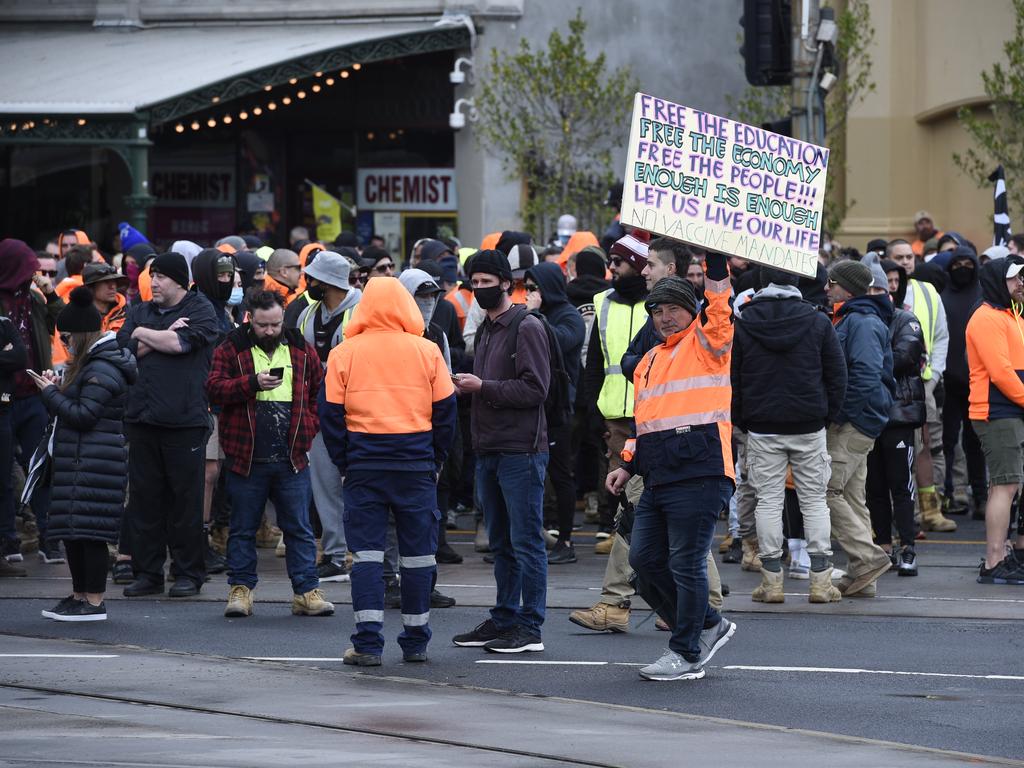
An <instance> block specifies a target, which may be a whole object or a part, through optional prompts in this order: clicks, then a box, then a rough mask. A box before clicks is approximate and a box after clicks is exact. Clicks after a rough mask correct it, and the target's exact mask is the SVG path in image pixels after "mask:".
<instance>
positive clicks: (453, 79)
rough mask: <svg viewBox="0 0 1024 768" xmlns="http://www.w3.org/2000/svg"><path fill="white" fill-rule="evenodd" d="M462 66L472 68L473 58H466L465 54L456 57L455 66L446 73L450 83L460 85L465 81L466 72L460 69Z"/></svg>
mask: <svg viewBox="0 0 1024 768" xmlns="http://www.w3.org/2000/svg"><path fill="white" fill-rule="evenodd" d="M463 66H465V67H466V69H472V68H473V60H472V59H467V58H466V57H465V56H462V57H460V58H458V59H456V61H455V67H454V68H453V69H452V71H451V72H449V73H448V81H449V82H450V83H451V84H452V85H462V84H463V83H464V82H466V73H465V72H463V71H462V67H463Z"/></svg>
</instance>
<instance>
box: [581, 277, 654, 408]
mask: <svg viewBox="0 0 1024 768" xmlns="http://www.w3.org/2000/svg"><path fill="white" fill-rule="evenodd" d="M611 292H612V289H609V290H607V291H604V292H603V293H599V294H597V295H596V296H594V321H595V322H596V323H597V332H598V336H599V338H600V340H601V357H602V359H603V361H604V384H603V385H602V386H601V393H600V394H599V395H598V396H597V408H598V410H599V411H601V415H602V416H604V417H605V418H606V419H631V418H633V382H632V381H628V380H627V379H626V377H625V376H624V375H623V373H622V366H621V365H620V361H621V360H622V356H623V355H624V354H625V353H626V350H627V349H628V348H629V342H631V341H632V340H633V337H634V336H635V335H636V334H637V333H638V332H639V330H640V329H641V328H643V325H644V323H645V322H647V310H646V309H645V308H644V303H643V302H642V301H638V302H637V303H636V304H634V305H633V306H630V305H628V304H620V303H619V302H617V301H611V300H610V299H609V298H608V296H609V295H610V294H611Z"/></svg>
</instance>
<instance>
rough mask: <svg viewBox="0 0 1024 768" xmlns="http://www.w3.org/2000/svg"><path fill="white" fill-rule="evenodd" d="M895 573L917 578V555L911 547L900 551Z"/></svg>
mask: <svg viewBox="0 0 1024 768" xmlns="http://www.w3.org/2000/svg"><path fill="white" fill-rule="evenodd" d="M896 573H898V574H899V575H900V576H917V553H915V552H914V548H913V547H904V548H903V549H902V550H901V551H900V558H899V562H898V563H897V564H896Z"/></svg>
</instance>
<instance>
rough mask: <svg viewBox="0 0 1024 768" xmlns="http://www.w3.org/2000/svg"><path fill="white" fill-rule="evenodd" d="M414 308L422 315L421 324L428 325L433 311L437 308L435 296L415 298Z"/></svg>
mask: <svg viewBox="0 0 1024 768" xmlns="http://www.w3.org/2000/svg"><path fill="white" fill-rule="evenodd" d="M414 298H415V299H416V306H417V307H419V309H420V314H421V315H423V324H424V325H429V324H430V318H432V317H433V316H434V309H436V308H437V296H415V297H414Z"/></svg>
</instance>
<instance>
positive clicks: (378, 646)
mask: <svg viewBox="0 0 1024 768" xmlns="http://www.w3.org/2000/svg"><path fill="white" fill-rule="evenodd" d="M392 516H393V517H394V520H395V527H394V530H395V532H396V534H397V537H398V568H399V571H400V572H401V575H402V580H401V590H402V632H401V634H399V635H398V645H399V646H400V647H401V648H402V650H403V651H404V652H405V653H421V652H423V651H425V650H426V649H427V643H428V642H429V641H430V637H431V632H430V591H431V589H433V585H434V575H435V574H436V573H437V561H436V559H435V557H434V553H435V552H437V524H438V520H439V519H440V516H441V513H440V512H439V511H438V509H437V480H436V478H435V477H434V473H433V472H423V471H420V472H402V471H386V472H385V471H381V470H349V472H348V474H347V475H345V513H344V520H345V537H346V539H347V540H348V546H349V548H350V549H351V550H352V610H353V612H354V614H355V620H356V631H355V632H354V633H353V634H352V646H353V647H354V648H355V649H356V651H358V652H359V653H369V654H373V655H375V656H379V655H380V654H381V653H382V652H383V651H384V635H383V632H382V630H383V628H384V571H385V565H384V563H385V559H386V558H385V549H386V548H387V547H388V545H389V542H388V539H389V538H390V536H389V528H390V526H389V520H390V518H391V517H392Z"/></svg>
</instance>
